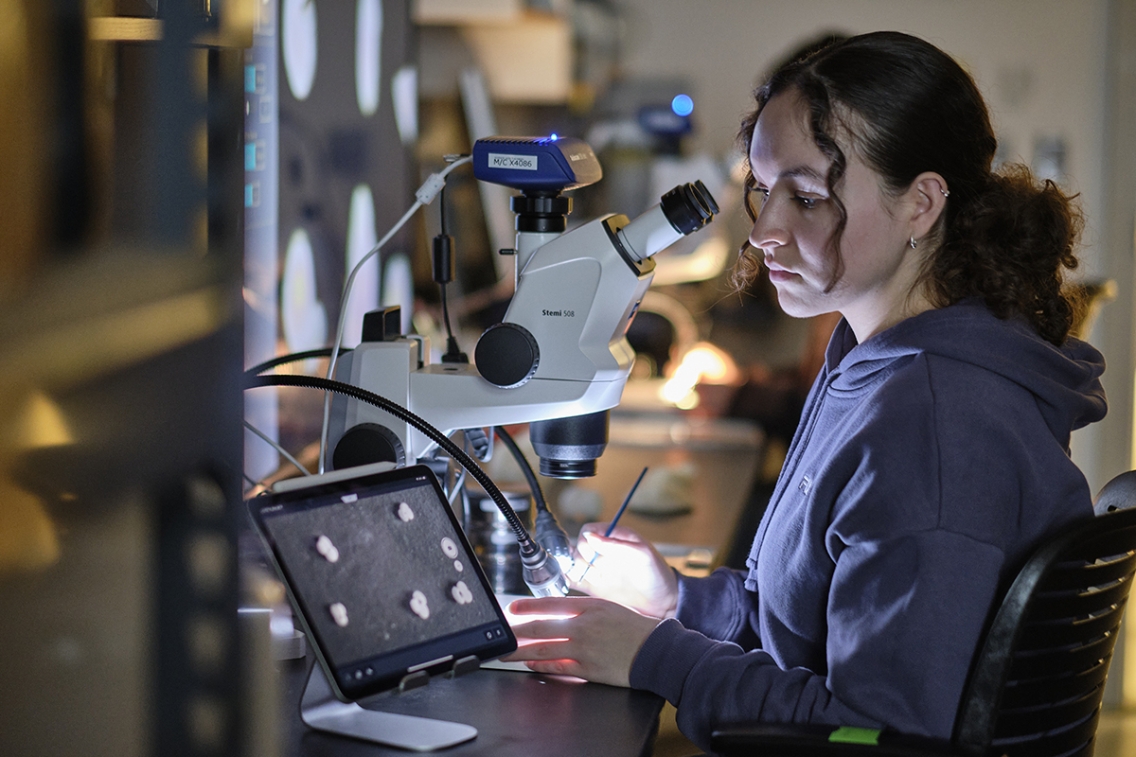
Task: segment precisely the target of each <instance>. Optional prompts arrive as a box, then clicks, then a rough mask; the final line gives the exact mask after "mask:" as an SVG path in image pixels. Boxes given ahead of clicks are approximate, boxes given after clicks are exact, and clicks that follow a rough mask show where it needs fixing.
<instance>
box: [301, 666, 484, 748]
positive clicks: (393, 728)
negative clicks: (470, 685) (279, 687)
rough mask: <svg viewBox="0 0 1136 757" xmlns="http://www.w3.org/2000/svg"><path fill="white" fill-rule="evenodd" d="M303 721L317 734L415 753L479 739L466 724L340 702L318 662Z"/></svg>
mask: <svg viewBox="0 0 1136 757" xmlns="http://www.w3.org/2000/svg"><path fill="white" fill-rule="evenodd" d="M300 719H301V720H303V721H304V723H305V724H306V725H307V726H308V727H309V728H314V729H315V730H317V731H325V732H327V733H334V734H338V735H340V736H351V737H353V738H356V739H363V740H364V741H373V742H375V743H376V744H385V745H387V746H393V747H398V748H400V749H409V750H411V751H415V752H431V751H433V750H435V749H443V748H445V747H448V746H453V745H454V744H460V743H462V742H463V741H469V740H470V739H472V738H474V737H476V736H477V729H476V728H474V727H473V726H471V725H465V724H464V723H452V722H449V721H447V720H433V719H431V718H419V717H415V716H414V715H399V714H396V713H393V712H377V711H375V710H365V709H363V708H362V707H360V706H359V705H358V704H357V703H356V702H341V701H339V700H338V699H336V697H335V694H334V693H333V692H332V690H331V684H329V683H328V681H327V678H326V676H325V675H324V672H323V668H322V667H320V665H319V663H318V662H317V663H315V664H314V665H312V672H311V673H310V674H309V675H308V684H307V686H305V687H304V696H303V698H302V699H301V700H300Z"/></svg>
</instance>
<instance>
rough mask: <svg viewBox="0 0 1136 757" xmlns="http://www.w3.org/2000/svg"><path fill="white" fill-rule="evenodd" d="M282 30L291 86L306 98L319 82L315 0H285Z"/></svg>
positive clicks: (283, 51)
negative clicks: (313, 86)
mask: <svg viewBox="0 0 1136 757" xmlns="http://www.w3.org/2000/svg"><path fill="white" fill-rule="evenodd" d="M280 33H281V45H282V47H281V49H282V53H283V57H284V73H285V75H286V77H287V79H288V88H289V89H290V90H291V91H292V96H293V97H295V98H296V99H297V100H306V99H307V98H308V95H310V94H311V93H312V85H313V84H314V83H315V79H316V59H317V58H318V49H317V48H318V43H317V36H318V35H317V34H316V3H315V0H284V7H283V8H282V9H281V12H280Z"/></svg>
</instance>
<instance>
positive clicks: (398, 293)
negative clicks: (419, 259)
mask: <svg viewBox="0 0 1136 757" xmlns="http://www.w3.org/2000/svg"><path fill="white" fill-rule="evenodd" d="M382 284H383V286H382V289H383V296H382V302H381V305H382V306H383V307H391V306H392V305H400V306H401V311H400V313H399V315H400V316H401V319H402V323H401V324H400V327H401V329H402V333H404V334H405V333H407V332H409V331H410V316H411V307H410V306H411V304H413V302H414V275H413V273H412V268H411V266H410V258H409V257H407V256H406V254H404V253H401V252H396V253H394V254H393V255H391V256H390V258H389V259H388V260H387V262H386V264H385V266H384V269H383V278H382Z"/></svg>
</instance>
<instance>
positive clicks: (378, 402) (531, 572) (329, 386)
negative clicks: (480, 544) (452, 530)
mask: <svg viewBox="0 0 1136 757" xmlns="http://www.w3.org/2000/svg"><path fill="white" fill-rule="evenodd" d="M261 386H302V387H308V388H311V389H320V390H323V391H328V392H335V393H337V394H343V395H346V396H348V397H351V398H352V399H355V400H358V401H360V402H366V403H367V404H369V405H373V406H375V407H378V408H380V409H381V410H384V411H386V412H388V413H390V414H391V415H393V416H395V417H396V418H398V419H399V420H400V421H402V422H403V423H409V424H410V425H412V426H414V427H415V428H416V429H418V430H419V431H421V432H422V433H423V434H424V435H425V436H427V437H428V438H429V439H430V440H431V441H433V442H434V443H435V444H437V445H438V446H439V447H441V448H442V449H443V450H445V452H446V453H447V454H448V455H450V457H452V458H453V459H454V460H456V461H457V462H458V463H459V464H460V465H461V466H462V467H463V468H465V469H466V471H467V472H468V473H469V475H471V476H473V478H474V480H476V481H477V483H478V484H480V485H481V486H482V488H483V489H485V492H486V493H487V494H488V495H489V497H490V498H491V499H492V500H493V502H494V504H496V505H497V507H498V508H499V509H500V510H501V513H502V515H504V516H505V520H506V521H507V522H508V523H509V527H510V528H512V529H513V533H514V534H515V535H516V537H517V543H518V545H519V546H520V553H521V566H522V574H523V577H524V580H525V584H526V585H527V586H528V587H529V590H530V591H531V592H532V593H533V596H536V597H554V596H565V595H567V594H568V580H567V578H566V577H565V576H564V572H563V571H562V570H561V569H560V564H559V563H558V562H557V561H556V560H555V559H554V558H553V557H552V556H551V555H549V554H548V552H547V551H545V550H544V548H543V547H541V546H540V545H539V544H538V543H537V542H535V541H534V540H533V538H532V537H531V536H530V535H529V532H528V531H527V530H526V529H525V526H524V524H523V523H521V520H520V518H518V517H517V513H516V512H515V511H514V510H513V508H512V506H511V505H509V502H508V500H506V499H505V495H504V494H502V493H501V490H500V489H499V488H497V485H496V484H494V483H493V480H492V479H490V478H489V476H488V475H487V474H486V473H485V471H483V470H482V469H481V467H480V466H479V465H477V463H476V462H474V461H473V459H472V458H470V457H469V455H467V454H466V453H465V452H464V451H462V449H461V448H460V447H458V446H457V445H456V444H454V443H453V442H452V441H451V440H450V439H449V437H447V436H446V435H445V434H443V433H442V432H441V431H439V430H438V429H436V428H434V427H433V426H431V425H430V424H429V423H427V422H426V421H424V420H423V419H422V418H420V417H418V416H417V415H415V414H414V413H412V412H411V411H409V410H407V409H406V408H404V407H402V406H400V405H398V404H396V403H394V402H391V401H390V400H388V399H387V398H385V397H381V396H379V395H377V394H375V393H374V392H369V391H367V390H366V389H360V388H359V387H357V386H354V385H352V384H346V383H344V382H342V381H335V380H333V379H325V378H319V377H317V376H291V375H280V376H275V375H273V376H246V377H245V383H244V388H245V389H252V388H255V387H261Z"/></svg>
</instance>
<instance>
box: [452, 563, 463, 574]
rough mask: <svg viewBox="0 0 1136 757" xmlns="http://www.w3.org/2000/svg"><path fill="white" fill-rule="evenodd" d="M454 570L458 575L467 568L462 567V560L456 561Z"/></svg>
mask: <svg viewBox="0 0 1136 757" xmlns="http://www.w3.org/2000/svg"><path fill="white" fill-rule="evenodd" d="M454 570H456V571H457V572H458V573H461V572H462V571H463V570H465V566H464V565H462V561H461V560H454Z"/></svg>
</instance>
